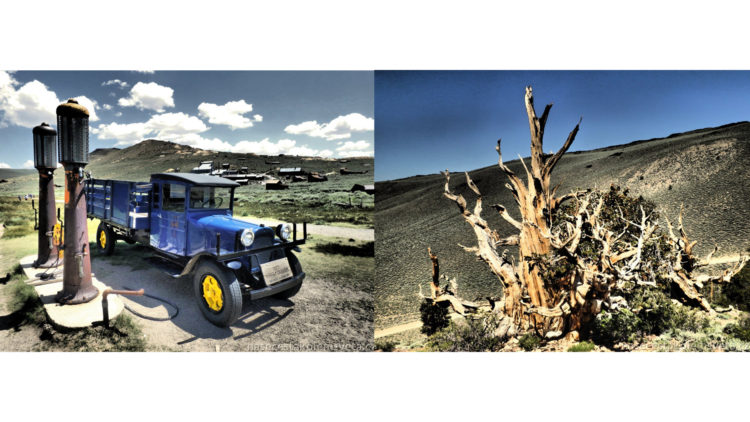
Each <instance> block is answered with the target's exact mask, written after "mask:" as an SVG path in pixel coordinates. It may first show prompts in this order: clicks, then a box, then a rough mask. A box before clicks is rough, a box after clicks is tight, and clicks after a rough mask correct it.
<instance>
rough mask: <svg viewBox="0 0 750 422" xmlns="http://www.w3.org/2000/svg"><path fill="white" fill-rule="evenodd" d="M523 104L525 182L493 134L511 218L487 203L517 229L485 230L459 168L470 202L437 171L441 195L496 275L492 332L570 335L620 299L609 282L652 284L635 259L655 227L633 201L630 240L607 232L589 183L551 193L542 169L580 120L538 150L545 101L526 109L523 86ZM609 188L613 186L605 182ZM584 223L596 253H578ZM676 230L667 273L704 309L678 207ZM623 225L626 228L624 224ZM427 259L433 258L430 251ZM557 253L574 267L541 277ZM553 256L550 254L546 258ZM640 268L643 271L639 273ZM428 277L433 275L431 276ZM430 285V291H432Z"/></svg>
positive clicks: (548, 167) (547, 169) (555, 158)
mask: <svg viewBox="0 0 750 422" xmlns="http://www.w3.org/2000/svg"><path fill="white" fill-rule="evenodd" d="M525 103H526V112H527V114H528V117H529V129H530V132H531V163H530V164H531V168H530V169H529V167H527V166H526V163H525V162H524V161H523V159H521V163H522V164H523V168H524V171H525V172H526V183H524V182H522V180H521V179H520V178H519V177H518V176H517V175H516V174H515V173H514V172H513V171H512V170H511V169H510V168H508V167H507V166H506V165H505V164H504V163H503V159H502V154H501V150H500V144H501V141H500V140H498V142H497V148H496V150H497V153H498V166H499V167H500V169H501V170H502V171H503V172H504V173H505V174H506V175H507V177H508V179H509V182H510V183H509V184H506V187H508V189H510V191H511V193H512V194H513V198H514V199H515V201H516V204H517V205H518V209H519V211H520V214H521V220H520V221H518V220H516V219H514V218H513V217H512V216H511V215H510V214H509V213H508V211H507V209H506V208H505V206H503V205H501V204H496V205H493V208H494V209H495V210H497V212H498V213H500V216H501V217H502V218H503V219H504V220H505V221H506V222H508V223H509V224H511V225H512V226H513V227H515V228H516V229H517V230H518V234H517V235H513V236H510V237H507V238H500V236H499V235H498V233H497V232H496V231H495V230H492V229H491V228H490V227H489V226H488V224H487V221H485V220H484V219H483V218H482V216H481V214H482V206H483V203H482V200H483V198H482V194H481V192H480V191H479V188H478V187H477V186H476V184H475V183H474V182H473V181H472V180H471V177H469V174H468V173H466V182H467V185H468V187H469V188H470V189H471V190H472V191H473V192H474V193H475V194H476V196H477V200H476V204H475V205H474V208H473V210H472V209H470V208H469V206H468V204H467V202H466V199H465V198H464V197H463V195H459V194H454V193H452V192H451V190H450V172H448V170H446V171H445V179H446V180H445V191H444V195H445V196H446V197H447V198H449V199H450V200H452V201H453V202H455V203H456V205H457V206H458V208H459V210H460V212H461V215H462V216H463V218H464V219H465V220H466V222H467V223H469V225H470V226H471V227H472V229H473V230H474V234H475V236H476V239H477V246H475V247H467V246H463V245H460V246H462V247H463V248H464V249H465V250H466V251H468V252H471V253H474V254H476V256H477V257H478V258H479V259H481V260H482V261H484V262H485V263H487V265H488V266H489V268H490V270H491V271H492V272H493V273H494V274H495V275H496V276H497V277H498V279H499V280H500V282H501V283H502V287H503V293H504V299H503V300H504V303H502V306H498V307H495V309H497V310H498V311H499V312H501V313H502V314H503V315H504V319H503V322H502V323H501V329H500V330H499V331H500V334H499V335H513V334H514V333H517V332H519V331H526V330H529V329H534V330H536V331H537V332H540V333H542V334H543V335H545V336H546V337H555V336H559V335H562V334H565V333H568V334H569V336H570V337H572V338H577V337H578V330H579V329H580V328H581V326H582V325H583V324H585V323H587V322H589V321H590V320H591V319H593V318H594V317H595V316H596V315H597V314H598V313H599V312H600V311H601V310H602V309H603V307H606V308H608V309H616V308H617V307H618V306H622V304H623V303H624V299H623V298H621V297H618V296H613V295H611V293H613V292H615V291H616V289H617V288H622V287H623V286H624V284H625V283H628V282H629V283H635V284H637V285H640V284H643V285H653V284H654V280H653V271H654V268H653V264H645V263H644V260H643V259H642V252H643V248H644V246H645V245H646V243H647V242H649V241H650V240H652V236H654V233H655V231H656V228H657V227H658V223H657V222H656V221H653V220H654V219H653V218H652V216H651V215H647V213H646V212H645V211H644V210H643V208H641V219H640V221H639V222H631V221H627V220H625V219H624V217H621V218H622V220H623V221H625V222H626V223H627V225H628V227H636V228H638V232H639V236H638V240H637V243H633V242H630V241H628V242H625V241H623V240H622V237H623V235H624V234H625V232H623V233H619V234H618V233H613V232H612V231H610V230H608V229H607V228H606V227H605V225H604V224H603V223H602V222H600V220H599V215H600V213H601V211H602V206H603V196H599V197H598V198H597V197H596V195H594V194H592V193H591V192H589V191H580V192H572V193H569V194H567V195H563V196H556V192H557V188H558V186H559V185H558V186H555V187H552V188H551V187H550V176H551V173H552V170H553V169H554V168H555V165H557V163H558V162H559V161H560V158H561V157H562V156H563V154H565V152H566V151H567V150H568V148H570V145H571V144H572V143H573V140H574V139H575V137H576V134H577V133H578V129H579V125H580V121H579V122H578V124H577V125H576V126H575V128H574V129H573V130H572V131H571V132H570V134H569V135H568V138H567V139H566V141H565V143H564V144H563V146H562V148H560V150H559V151H558V152H557V153H555V154H553V155H545V154H544V153H543V138H544V128H545V124H546V122H547V117H548V115H549V111H550V109H551V107H552V105H551V104H549V105H547V106H546V107H545V109H544V112H543V113H542V116H541V117H537V115H536V111H535V109H534V98H533V95H532V89H531V87H527V88H526V96H525ZM613 192H617V191H616V190H615V188H614V187H613ZM568 200H575V201H576V203H577V205H578V206H577V210H576V211H575V215H573V216H572V220H571V221H566V222H565V223H564V224H563V226H562V228H561V227H555V228H554V230H553V221H552V218H553V215H555V212H556V211H557V209H558V207H560V205H561V204H563V203H564V202H566V201H568ZM584 228H586V230H587V233H588V234H587V236H589V237H590V238H591V239H592V240H593V241H595V242H597V243H598V247H599V250H600V252H601V255H600V256H598V257H596V258H591V257H590V256H588V257H586V256H583V254H580V253H579V251H578V247H579V244H580V242H581V239H582V236H583V231H584ZM679 229H680V233H681V235H682V237H681V238H677V237H676V236H675V235H674V233H673V232H672V227H671V224H670V225H669V233H670V239H671V244H672V247H673V249H674V251H675V256H676V257H677V259H676V262H675V264H674V265H672V266H670V267H669V271H668V273H669V274H668V276H669V277H670V278H671V279H672V280H673V281H674V282H675V284H676V285H677V286H678V287H679V288H680V289H681V290H682V291H683V292H684V293H685V296H686V297H687V298H688V299H690V300H692V301H694V303H697V304H698V305H700V306H701V307H703V308H704V309H706V310H708V311H711V307H710V305H708V302H707V301H706V300H705V299H704V298H703V297H702V296H701V295H700V294H699V293H698V291H697V289H696V288H695V285H696V283H698V281H697V280H696V279H695V278H694V277H693V276H692V275H691V272H692V270H693V269H694V268H697V266H696V265H694V261H695V260H694V258H693V257H692V253H691V250H692V247H693V245H694V243H690V242H689V241H688V239H687V236H686V235H685V233H684V230H683V229H682V216H681V215H680V226H679ZM626 231H627V230H626ZM506 245H516V246H518V250H519V256H518V263H517V264H515V263H514V262H512V259H511V258H509V257H508V256H507V255H506V253H503V254H499V253H498V250H497V248H498V247H500V246H506ZM430 255H431V258H433V263H435V264H436V262H437V259H436V257H434V255H433V254H432V253H431V252H430ZM550 257H559V258H560V259H564V260H565V261H567V262H568V263H571V264H572V265H573V267H574V269H573V270H571V271H568V272H567V273H566V274H565V275H563V276H562V277H561V278H559V279H555V280H549V279H547V280H545V279H544V277H543V274H542V268H543V267H542V265H540V264H539V260H540V259H545V258H546V259H549V258H550ZM552 259H557V258H552ZM745 260H746V259H744V258H743V260H742V261H741V262H740V264H739V265H738V266H735V268H733V269H732V270H729V271H727V272H725V273H724V274H723V275H722V276H719V277H714V278H712V279H711V281H721V280H725V281H726V280H728V279H729V278H731V276H732V275H734V274H736V272H738V271H739V270H740V269H741V268H742V266H743V265H744V263H745ZM435 268H436V267H435ZM644 274H647V275H650V276H651V279H650V280H647V279H644V278H645V277H644ZM435 282H436V281H434V283H435ZM435 287H436V285H434V286H433V298H435Z"/></svg>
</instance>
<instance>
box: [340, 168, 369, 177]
mask: <svg viewBox="0 0 750 422" xmlns="http://www.w3.org/2000/svg"><path fill="white" fill-rule="evenodd" d="M339 173H341V175H342V176H346V175H347V174H366V173H367V170H363V171H354V170H349V169H348V168H346V167H342V168H341V170H339Z"/></svg>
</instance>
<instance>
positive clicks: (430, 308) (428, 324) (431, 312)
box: [419, 299, 450, 336]
mask: <svg viewBox="0 0 750 422" xmlns="http://www.w3.org/2000/svg"><path fill="white" fill-rule="evenodd" d="M419 314H420V317H421V319H422V329H421V331H422V333H424V334H427V335H428V336H430V335H433V334H435V333H436V332H437V331H439V330H442V329H443V328H446V327H448V324H449V323H450V318H449V317H448V308H447V307H445V306H443V305H442V304H436V303H435V302H433V301H431V300H428V299H425V300H423V301H422V304H421V305H419Z"/></svg>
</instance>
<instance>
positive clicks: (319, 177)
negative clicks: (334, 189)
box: [307, 172, 328, 183]
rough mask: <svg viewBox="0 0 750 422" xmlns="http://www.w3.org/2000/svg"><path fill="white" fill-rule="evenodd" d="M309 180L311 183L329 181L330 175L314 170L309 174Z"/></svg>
mask: <svg viewBox="0 0 750 422" xmlns="http://www.w3.org/2000/svg"><path fill="white" fill-rule="evenodd" d="M307 181H308V182H310V183H315V182H325V181H328V176H326V175H325V174H321V173H318V172H312V173H310V174H308V175H307Z"/></svg>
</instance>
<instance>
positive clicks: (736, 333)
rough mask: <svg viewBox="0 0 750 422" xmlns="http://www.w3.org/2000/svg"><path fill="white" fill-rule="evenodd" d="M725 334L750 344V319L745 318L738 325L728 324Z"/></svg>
mask: <svg viewBox="0 0 750 422" xmlns="http://www.w3.org/2000/svg"><path fill="white" fill-rule="evenodd" d="M724 334H727V335H729V336H731V337H734V338H736V339H738V340H742V341H747V342H750V317H747V318H743V319H741V320H740V322H739V323H737V324H727V326H726V327H724Z"/></svg>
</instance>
